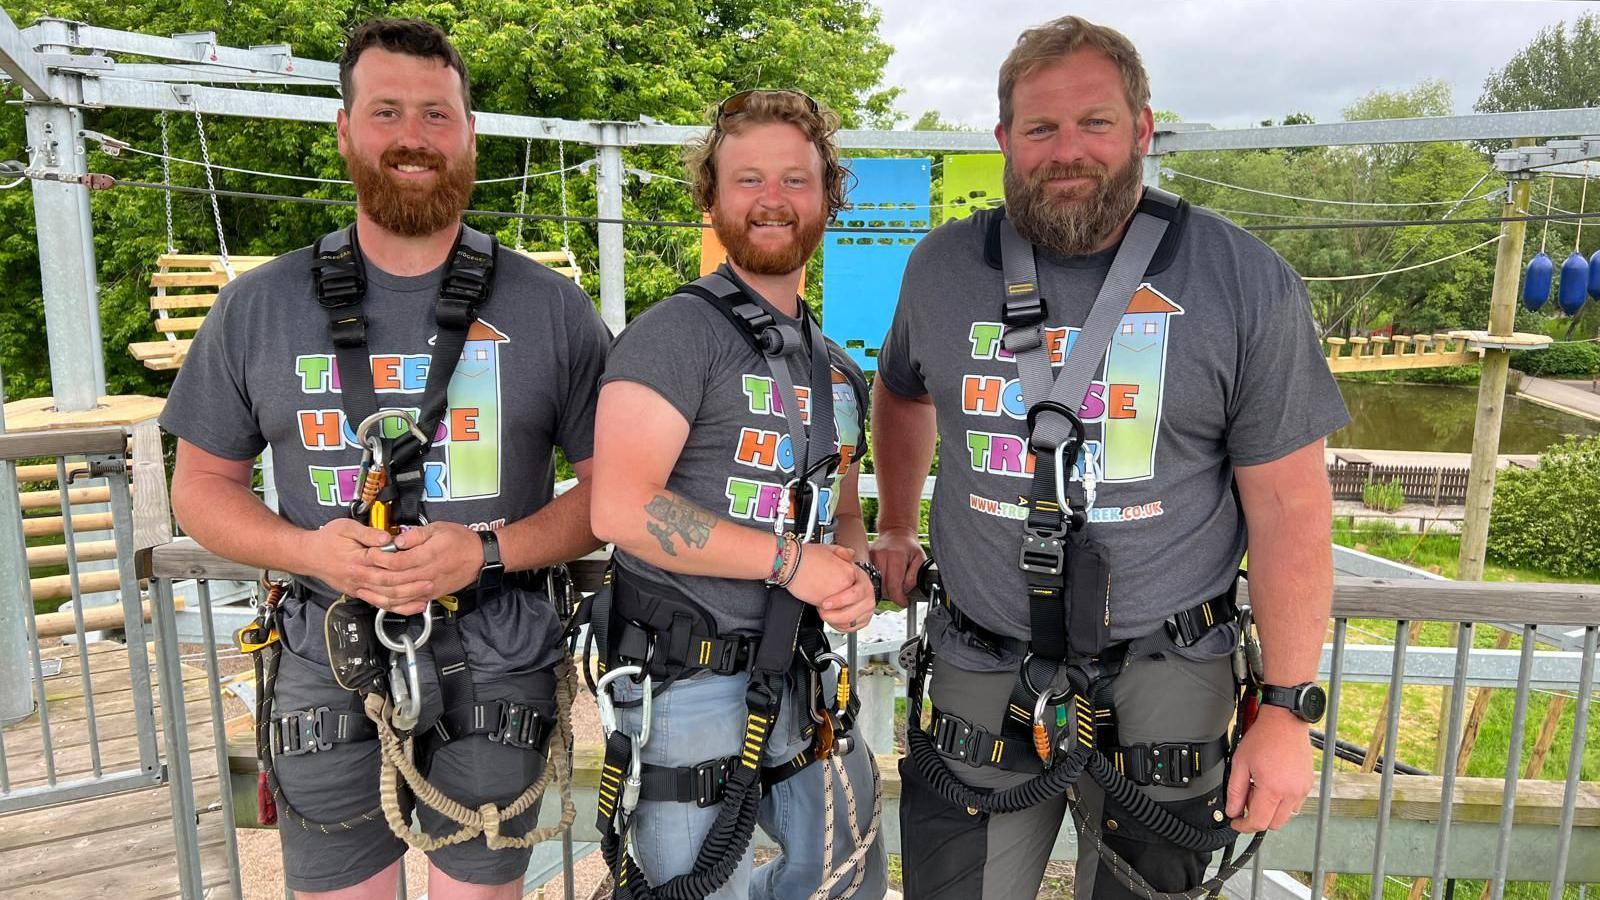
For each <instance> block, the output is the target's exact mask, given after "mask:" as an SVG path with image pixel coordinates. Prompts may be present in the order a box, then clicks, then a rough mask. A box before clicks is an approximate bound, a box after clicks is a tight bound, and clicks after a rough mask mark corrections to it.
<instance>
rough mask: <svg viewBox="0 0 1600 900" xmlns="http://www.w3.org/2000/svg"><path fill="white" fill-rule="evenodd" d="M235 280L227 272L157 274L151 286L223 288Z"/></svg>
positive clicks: (153, 277) (152, 279)
mask: <svg viewBox="0 0 1600 900" xmlns="http://www.w3.org/2000/svg"><path fill="white" fill-rule="evenodd" d="M232 280H233V279H231V278H229V277H228V273H227V272H157V273H156V274H154V275H151V276H150V286H151V287H158V288H183V287H222V286H223V285H225V284H227V283H228V282H229V281H232Z"/></svg>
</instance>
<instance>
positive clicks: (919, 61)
mask: <svg viewBox="0 0 1600 900" xmlns="http://www.w3.org/2000/svg"><path fill="white" fill-rule="evenodd" d="M877 2H878V5H879V7H880V8H881V9H882V10H883V23H882V26H881V29H880V33H881V34H882V35H883V37H884V38H885V39H886V40H887V41H888V42H889V43H890V44H892V45H894V47H895V50H896V52H895V55H894V57H893V58H892V59H891V60H890V62H889V65H888V67H887V69H886V71H885V80H886V81H887V82H888V83H889V84H893V85H899V86H901V87H903V88H905V93H904V94H903V95H902V96H901V98H900V108H901V110H903V111H904V112H905V113H906V114H907V115H908V116H909V117H911V118H912V119H915V118H916V117H917V116H919V115H921V114H922V113H923V112H924V111H926V110H929V109H937V110H938V111H939V112H940V114H941V115H942V116H943V117H944V118H945V119H947V120H950V121H956V122H963V123H966V124H968V125H972V126H974V127H977V128H980V129H984V130H987V129H989V128H992V127H993V126H994V119H995V113H996V101H995V77H996V72H997V71H998V70H999V67H1000V62H1001V60H1003V59H1004V58H1005V55H1006V53H1007V52H1008V51H1009V50H1010V48H1011V46H1012V44H1013V43H1014V42H1015V41H1016V37H1017V35H1018V34H1019V33H1020V32H1021V31H1022V30H1023V29H1025V28H1027V27H1028V26H1030V25H1034V24H1038V23H1040V22H1043V21H1046V20H1048V19H1050V18H1052V17H1053V16H1056V15H1061V14H1063V13H1065V12H1069V11H1070V12H1072V13H1074V14H1077V15H1081V16H1084V17H1085V18H1088V19H1090V20H1091V21H1095V22H1099V23H1103V24H1106V25H1110V26H1112V27H1115V28H1117V29H1119V30H1121V31H1122V32H1123V33H1125V34H1127V35H1128V37H1130V38H1131V39H1132V40H1133V42H1134V43H1135V44H1136V45H1137V46H1138V47H1139V50H1140V53H1141V54H1142V55H1143V57H1144V61H1145V66H1146V68H1147V69H1148V70H1149V72H1150V80H1151V85H1152V93H1153V94H1154V97H1153V98H1152V105H1154V106H1155V107H1156V108H1157V109H1167V110H1172V111H1174V112H1177V113H1178V114H1179V115H1180V116H1182V118H1183V119H1184V120H1185V121H1190V122H1209V123H1211V124H1213V125H1217V126H1229V127H1241V126H1246V125H1251V124H1254V123H1255V122H1257V121H1260V120H1262V119H1274V120H1278V119H1282V118H1283V117H1284V116H1285V115H1286V114H1288V113H1291V112H1306V113H1310V114H1311V115H1313V116H1315V117H1316V119H1317V121H1319V122H1329V121H1337V120H1338V119H1339V118H1341V113H1342V110H1343V109H1344V108H1345V107H1347V106H1349V105H1350V104H1351V103H1352V102H1353V101H1355V100H1357V99H1359V98H1361V97H1362V96H1364V95H1366V94H1368V93H1370V92H1371V91H1373V90H1378V89H1384V90H1396V89H1404V88H1409V87H1413V86H1415V85H1417V84H1418V83H1420V82H1422V81H1424V80H1426V79H1429V78H1438V79H1442V80H1444V81H1445V82H1446V83H1448V84H1449V85H1450V87H1451V90H1452V92H1453V96H1454V100H1455V107H1456V111H1457V112H1462V113H1465V112H1470V111H1471V109H1472V104H1473V102H1474V101H1475V100H1477V98H1478V95H1479V93H1480V92H1481V91H1482V89H1483V81H1484V79H1485V78H1486V77H1488V75H1489V73H1490V71H1492V70H1493V69H1496V68H1499V67H1501V66H1503V65H1505V63H1506V62H1507V61H1508V60H1509V59H1510V58H1511V56H1512V54H1513V53H1515V52H1516V51H1517V50H1519V49H1521V48H1522V47H1523V46H1524V45H1526V44H1527V43H1528V41H1529V40H1531V39H1532V38H1533V36H1534V35H1535V34H1537V33H1538V31H1539V30H1540V29H1541V28H1544V27H1546V26H1550V25H1555V24H1557V23H1560V22H1562V21H1564V20H1565V21H1571V20H1573V19H1575V18H1577V17H1578V16H1580V15H1582V14H1584V13H1586V12H1600V2H1561V0H1524V2H1511V0H1343V2H1330V0H1322V2H1287V0H1283V2H1269V0H1205V2H1175V0H1168V2H1156V0H1078V2H1075V3H1072V4H1070V5H1067V6H1062V5H1059V4H1054V3H1050V4H1045V3H1037V2H1025V3H996V2H989V3H985V2H978V3H974V2H972V0H959V2H958V0H877Z"/></svg>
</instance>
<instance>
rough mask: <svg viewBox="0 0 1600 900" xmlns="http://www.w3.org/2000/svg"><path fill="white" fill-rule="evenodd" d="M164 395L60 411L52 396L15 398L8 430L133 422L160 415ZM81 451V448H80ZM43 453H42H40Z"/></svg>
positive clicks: (127, 396)
mask: <svg viewBox="0 0 1600 900" xmlns="http://www.w3.org/2000/svg"><path fill="white" fill-rule="evenodd" d="M166 403H167V401H166V398H164V397H144V396H140V395H138V394H119V395H116V396H106V397H101V398H100V400H99V402H97V403H96V404H95V408H94V409H86V410H83V411H82V412H71V413H66V412H59V411H58V410H57V409H56V408H55V401H54V400H52V399H50V398H49V397H35V398H31V399H28V400H13V401H11V402H10V403H7V404H6V431H7V432H9V433H12V434H14V433H16V432H21V431H57V432H59V431H64V430H66V429H84V428H93V427H97V426H107V425H133V424H135V423H137V422H144V421H148V420H150V419H154V418H156V417H157V416H159V415H161V408H162V407H163V406H165V405H166ZM80 452H81V451H80ZM41 455H42V454H41Z"/></svg>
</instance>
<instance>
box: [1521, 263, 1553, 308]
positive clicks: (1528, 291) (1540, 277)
mask: <svg viewBox="0 0 1600 900" xmlns="http://www.w3.org/2000/svg"><path fill="white" fill-rule="evenodd" d="M1555 276H1556V264H1555V263H1554V262H1551V260H1550V257H1549V255H1548V254H1546V253H1545V252H1544V251H1543V250H1540V251H1539V253H1538V255H1537V256H1535V257H1534V258H1533V259H1532V261H1530V262H1529V263H1528V272H1527V274H1526V275H1524V276H1523V277H1522V305H1523V306H1526V307H1527V308H1528V311H1529V312H1538V311H1539V310H1540V309H1541V308H1542V307H1543V306H1544V304H1545V301H1547V300H1549V299H1550V285H1551V282H1553V281H1554V280H1555Z"/></svg>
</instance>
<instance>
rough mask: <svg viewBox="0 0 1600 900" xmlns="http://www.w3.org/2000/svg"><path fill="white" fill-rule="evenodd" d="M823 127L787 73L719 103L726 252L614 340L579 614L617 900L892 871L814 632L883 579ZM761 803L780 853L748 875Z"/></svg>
mask: <svg viewBox="0 0 1600 900" xmlns="http://www.w3.org/2000/svg"><path fill="white" fill-rule="evenodd" d="M837 128H838V119H837V118H836V117H835V116H834V115H833V114H832V113H831V112H828V111H827V110H824V109H822V108H820V107H819V106H818V104H817V102H816V101H815V100H813V99H811V98H810V97H807V96H806V95H804V94H801V93H798V92H795V91H784V90H754V91H742V92H740V93H737V94H734V95H733V96H731V97H729V98H728V99H726V100H724V101H723V102H722V103H721V104H719V105H718V107H717V109H716V111H715V114H714V119H713V123H712V126H711V128H710V130H709V132H708V133H707V135H706V136H705V137H704V138H703V139H702V140H700V141H697V142H695V143H693V144H692V145H691V146H690V147H689V149H688V153H687V155H686V162H687V164H688V167H689V171H690V177H691V180H692V182H693V185H694V193H695V197H696V199H697V201H698V202H699V203H700V205H701V207H702V208H703V209H704V210H705V211H706V212H708V213H709V214H710V216H711V221H712V226H713V227H714V228H715V230H716V233H717V236H718V238H720V239H721V241H722V244H723V245H724V246H725V247H726V248H727V251H728V261H727V263H725V264H724V265H723V266H721V267H720V268H719V269H718V270H717V271H716V272H715V273H713V274H712V275H709V276H707V277H705V278H702V279H700V280H699V281H697V282H695V283H693V284H691V285H686V286H685V287H684V288H683V289H682V290H680V292H679V293H677V294H674V295H673V296H672V297H669V298H667V299H666V300H664V301H662V302H660V303H658V304H656V305H655V306H654V307H652V308H651V309H650V310H649V311H647V312H645V313H644V314H643V315H642V316H640V317H639V318H638V319H637V320H636V321H635V322H634V323H633V324H632V325H631V326H630V327H629V328H628V329H627V330H626V331H625V332H624V333H623V334H622V335H621V336H620V337H618V339H617V341H616V343H615V345H614V347H613V350H612V354H611V356H610V357H609V359H608V363H607V369H606V373H605V375H604V380H603V382H602V385H603V386H602V389H601V395H600V405H599V410H598V412H597V418H596V428H595V437H596V456H595V459H596V465H595V479H596V482H595V483H596V486H597V489H596V497H597V499H596V501H595V505H594V506H593V508H592V524H593V526H594V528H595V532H596V534H597V535H598V536H599V537H601V538H602V539H603V540H608V541H611V542H613V543H614V544H615V545H616V555H615V566H614V569H613V572H612V576H613V577H612V583H611V585H610V588H609V589H608V590H607V591H605V592H602V594H601V595H600V596H599V597H598V598H597V601H596V603H595V606H594V610H593V614H592V616H591V619H590V625H591V630H592V633H594V634H595V635H596V644H597V651H598V653H599V655H600V657H601V661H602V667H601V671H602V672H603V673H604V674H603V675H602V676H601V678H600V684H599V685H598V688H599V698H600V701H601V704H602V712H603V714H604V718H605V719H606V720H607V721H608V723H609V724H614V725H615V726H616V727H615V728H614V729H612V730H611V731H610V733H609V734H608V743H607V757H606V762H605V764H604V767H603V770H604V774H603V775H602V785H601V803H600V806H601V809H600V813H601V820H602V823H601V827H602V831H603V832H606V833H607V835H608V841H607V843H605V845H604V849H605V850H606V856H607V860H608V863H609V864H610V865H611V866H612V870H613V872H614V873H615V874H616V878H615V881H616V883H617V884H618V885H619V887H618V896H620V897H627V896H648V895H649V894H648V890H647V889H641V887H640V884H639V883H640V882H641V881H645V880H647V881H648V883H649V884H653V885H656V886H658V887H659V886H661V885H663V883H664V882H669V881H672V882H674V888H680V889H681V890H682V891H683V892H685V893H692V894H694V895H696V896H700V895H708V896H711V897H715V898H744V897H756V898H762V900H767V898H772V900H791V898H807V897H811V896H813V895H814V894H819V895H821V896H827V897H832V898H842V897H849V896H853V897H860V898H876V897H882V896H883V894H884V892H885V890H886V872H885V866H884V856H883V851H882V844H881V841H880V840H878V839H877V835H876V821H875V820H876V813H877V811H876V808H875V807H876V804H875V802H874V793H875V792H874V780H875V778H876V772H875V770H874V768H873V763H872V756H871V751H870V750H869V749H868V748H867V747H866V746H865V744H864V743H863V742H862V740H861V739H860V736H859V735H858V734H856V733H854V731H853V728H852V726H853V719H854V712H855V706H856V704H855V702H854V699H853V697H851V692H850V679H849V677H848V673H847V671H846V664H845V663H844V661H843V660H842V659H841V658H839V656H838V655H837V654H834V653H832V651H831V647H830V646H829V643H828V637H827V632H826V631H825V630H824V627H823V626H824V624H826V625H827V626H831V628H832V629H834V630H835V631H837V632H850V631H856V630H858V629H860V628H861V627H863V626H865V625H866V624H867V621H868V620H869V619H870V617H871V615H872V610H873V606H874V603H875V602H876V599H875V598H876V597H877V596H878V591H877V586H876V584H875V575H876V573H875V572H874V571H872V570H871V567H870V566H868V565H865V560H866V533H865V529H864V526H863V523H862V519H861V509H860V503H859V501H858V498H857V495H856V479H857V476H858V474H859V472H860V463H859V459H860V455H861V454H862V453H863V452H864V451H865V449H866V444H865V438H864V423H865V421H866V387H865V381H864V378H863V376H862V374H861V371H860V369H859V368H858V367H857V366H856V365H855V364H854V363H853V362H851V361H850V359H849V357H847V356H846V355H845V354H844V352H843V351H842V350H841V349H840V348H839V347H838V346H837V345H835V344H833V343H832V342H830V341H828V340H827V339H825V338H824V337H823V336H822V333H821V331H820V329H819V328H818V327H817V324H816V322H815V320H814V319H813V317H812V316H811V314H810V313H809V311H808V310H807V309H806V307H805V305H804V303H803V301H802V300H801V298H800V295H799V292H800V284H801V276H802V274H803V272H804V269H805V264H806V261H807V260H809V259H810V258H811V255H812V254H813V253H815V252H816V250H817V247H818V245H819V244H820V243H821V240H822V234H823V230H824V227H825V225H826V223H827V221H828V220H829V218H831V216H832V215H833V213H834V212H836V211H837V210H838V209H839V208H840V207H841V206H842V205H843V202H844V177H845V171H844V169H843V167H842V166H841V164H840V162H839V157H838V150H837V147H836V146H835V144H834V141H833V136H834V133H835V131H836V130H837ZM830 813H831V815H830ZM758 822H759V824H760V825H761V827H762V829H763V830H764V831H766V832H767V834H769V835H770V836H771V837H772V838H773V839H774V841H776V843H777V844H778V846H779V847H780V849H781V851H782V852H781V854H780V855H779V856H778V857H777V858H776V859H774V860H772V861H771V862H769V863H767V864H765V865H763V866H762V867H761V868H759V869H755V870H752V862H751V860H752V851H751V848H750V840H749V838H750V831H751V830H752V829H753V827H754V825H755V824H756V823H758ZM635 892H637V893H635ZM667 892H668V893H675V892H676V891H674V890H672V889H669V890H668V891H667Z"/></svg>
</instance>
